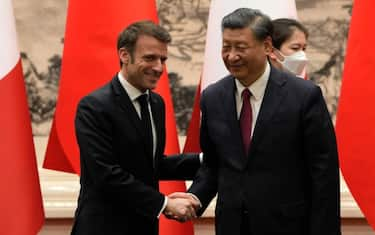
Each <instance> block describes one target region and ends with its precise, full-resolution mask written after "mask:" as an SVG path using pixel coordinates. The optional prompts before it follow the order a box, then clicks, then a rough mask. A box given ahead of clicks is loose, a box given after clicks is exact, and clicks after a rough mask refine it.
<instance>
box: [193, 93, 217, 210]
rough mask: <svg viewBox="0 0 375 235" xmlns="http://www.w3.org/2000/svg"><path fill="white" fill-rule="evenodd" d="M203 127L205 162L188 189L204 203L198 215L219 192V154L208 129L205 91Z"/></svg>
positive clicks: (202, 103) (202, 98)
mask: <svg viewBox="0 0 375 235" xmlns="http://www.w3.org/2000/svg"><path fill="white" fill-rule="evenodd" d="M201 112H202V120H201V128H200V145H201V149H202V151H203V155H204V160H203V164H202V166H201V167H200V169H199V170H198V173H197V175H196V177H195V179H194V181H193V184H192V185H191V186H190V188H189V189H188V192H190V193H192V194H194V195H195V196H197V197H198V198H199V200H200V202H201V204H202V208H201V209H200V210H199V211H198V215H202V214H203V212H204V210H205V209H206V208H207V207H208V205H209V203H210V202H211V200H212V199H213V198H214V197H215V195H216V193H217V166H218V164H217V156H218V155H217V154H216V149H215V147H214V145H213V143H212V141H211V139H210V136H209V133H208V130H207V110H206V107H205V91H204V92H203V93H202V96H201Z"/></svg>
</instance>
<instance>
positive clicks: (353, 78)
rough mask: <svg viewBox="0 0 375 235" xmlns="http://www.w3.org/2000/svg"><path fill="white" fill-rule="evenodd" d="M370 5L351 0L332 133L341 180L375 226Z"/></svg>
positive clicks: (369, 0)
mask: <svg viewBox="0 0 375 235" xmlns="http://www.w3.org/2000/svg"><path fill="white" fill-rule="evenodd" d="M374 7H375V2H374V1H373V0H356V1H354V5H353V9H352V10H353V11H352V13H353V15H352V20H351V23H350V31H349V39H348V46H347V51H346V59H345V68H344V73H343V80H342V87H341V95H340V100H339V101H340V102H339V106H338V112H337V121H336V133H337V141H338V149H339V157H340V165H341V171H342V173H343V176H344V179H345V181H346V183H347V185H348V187H349V189H350V191H351V193H352V195H353V197H354V198H355V200H356V201H357V203H358V206H359V208H360V209H361V210H362V212H363V213H364V215H365V216H366V218H367V221H368V222H369V223H370V225H371V226H372V228H374V229H375V203H374V198H375V184H374V179H375V170H374V169H375V158H374V156H375V148H374V144H375V111H374V108H373V107H374V97H375V80H374V79H373V77H374V67H375V49H374V48H373V46H372V45H373V42H375V32H373V31H372V30H369V29H371V28H372V24H371V23H372V22H373V11H372V10H373V9H374Z"/></svg>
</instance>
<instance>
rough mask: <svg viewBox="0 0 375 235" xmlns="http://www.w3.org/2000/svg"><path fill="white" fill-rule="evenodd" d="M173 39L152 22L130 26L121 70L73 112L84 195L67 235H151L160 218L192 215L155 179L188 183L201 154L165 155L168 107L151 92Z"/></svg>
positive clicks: (123, 37) (191, 207)
mask: <svg viewBox="0 0 375 235" xmlns="http://www.w3.org/2000/svg"><path fill="white" fill-rule="evenodd" d="M170 41H171V38H170V36H169V34H168V32H166V31H165V30H164V29H163V28H162V27H160V26H158V25H156V24H154V23H153V22H150V21H140V22H136V23H134V24H131V25H129V26H128V27H127V28H126V29H125V30H124V31H123V32H122V33H121V34H120V35H119V37H118V43H117V45H118V48H117V49H118V55H119V59H120V65H121V69H120V72H119V73H118V74H116V75H115V76H114V77H113V79H112V80H111V81H110V82H109V83H108V84H106V85H105V86H103V87H101V88H99V89H98V90H96V91H94V92H92V93H91V94H89V95H87V96H86V97H84V98H83V99H82V100H81V101H80V103H79V105H78V109H77V114H76V120H75V125H76V136H77V140H78V145H79V149H80V159H81V178H80V183H81V190H80V195H79V199H78V207H77V210H76V213H75V221H74V226H73V229H72V234H77V235H80V234H82V235H88V234H89V235H96V234H97V235H103V234H109V235H124V234H140V235H156V234H158V218H159V215H160V213H162V212H164V213H165V214H166V215H167V216H169V217H174V218H184V219H190V218H193V217H195V209H196V207H197V206H198V204H197V203H196V202H195V201H193V200H192V199H191V198H188V197H187V198H168V196H165V195H163V194H161V193H160V192H159V191H158V180H159V179H171V180H172V179H173V180H186V179H191V178H192V177H193V176H194V175H195V173H196V171H197V170H198V168H199V166H200V160H199V156H198V155H186V156H181V155H179V156H169V157H166V156H164V155H163V153H164V147H165V106H164V101H163V99H162V98H161V97H160V96H159V95H158V94H156V93H154V92H152V91H151V90H152V89H154V88H155V87H156V85H157V82H158V81H159V78H160V76H161V74H162V72H163V68H164V66H165V61H166V60H167V45H168V43H169V42H170Z"/></svg>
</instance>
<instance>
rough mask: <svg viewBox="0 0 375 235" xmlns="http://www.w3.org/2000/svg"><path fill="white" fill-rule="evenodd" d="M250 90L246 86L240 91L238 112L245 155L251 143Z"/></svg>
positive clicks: (251, 114)
mask: <svg viewBox="0 0 375 235" xmlns="http://www.w3.org/2000/svg"><path fill="white" fill-rule="evenodd" d="M250 96H251V92H250V91H249V90H248V89H247V88H246V89H245V90H243V91H242V109H241V114H240V126H241V134H242V143H243V148H244V150H245V154H246V156H247V155H248V153H249V147H250V143H251V124H252V119H253V112H252V109H251V104H250Z"/></svg>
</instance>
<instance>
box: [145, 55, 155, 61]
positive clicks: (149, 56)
mask: <svg viewBox="0 0 375 235" xmlns="http://www.w3.org/2000/svg"><path fill="white" fill-rule="evenodd" d="M143 59H144V60H145V61H147V62H151V61H153V60H155V56H153V55H145V56H143Z"/></svg>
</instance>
